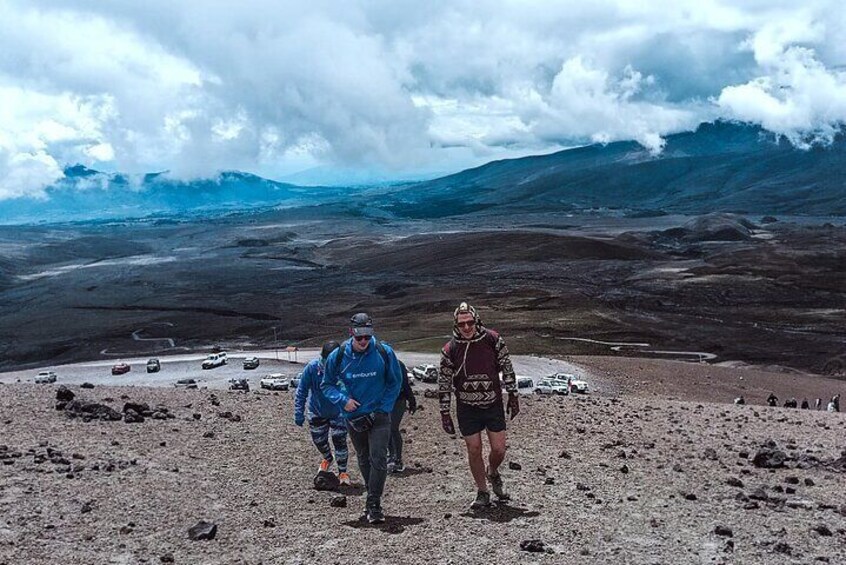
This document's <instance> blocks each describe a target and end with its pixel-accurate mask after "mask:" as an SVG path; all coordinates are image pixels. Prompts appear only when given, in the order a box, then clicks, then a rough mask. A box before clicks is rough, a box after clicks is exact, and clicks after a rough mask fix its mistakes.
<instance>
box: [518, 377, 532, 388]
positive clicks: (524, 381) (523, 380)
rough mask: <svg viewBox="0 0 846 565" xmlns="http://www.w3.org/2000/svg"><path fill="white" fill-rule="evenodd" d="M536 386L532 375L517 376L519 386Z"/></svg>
mask: <svg viewBox="0 0 846 565" xmlns="http://www.w3.org/2000/svg"><path fill="white" fill-rule="evenodd" d="M533 386H535V381H534V380H532V377H520V376H518V377H517V388H532V387H533Z"/></svg>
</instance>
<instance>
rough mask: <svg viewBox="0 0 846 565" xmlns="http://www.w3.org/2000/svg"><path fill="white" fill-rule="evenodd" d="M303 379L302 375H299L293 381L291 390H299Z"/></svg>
mask: <svg viewBox="0 0 846 565" xmlns="http://www.w3.org/2000/svg"><path fill="white" fill-rule="evenodd" d="M301 378H303V374H302V373H297V376H296V377H294V378H293V379H291V388H297V387H299V386H300V379H301Z"/></svg>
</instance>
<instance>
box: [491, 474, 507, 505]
mask: <svg viewBox="0 0 846 565" xmlns="http://www.w3.org/2000/svg"><path fill="white" fill-rule="evenodd" d="M488 480H489V481H490V482H491V489H492V490H493V491H494V494H495V495H496V497H497V498H498V499H500V500H510V499H511V497H510V496H508V493H507V492H505V486H503V484H502V475H500V474H499V473H497V474H495V475H490V474H489V475H488Z"/></svg>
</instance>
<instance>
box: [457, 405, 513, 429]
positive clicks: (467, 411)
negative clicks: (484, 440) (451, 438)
mask: <svg viewBox="0 0 846 565" xmlns="http://www.w3.org/2000/svg"><path fill="white" fill-rule="evenodd" d="M455 413H456V416H457V417H458V430H459V431H460V432H461V435H462V436H464V437H467V436H472V435H474V434H478V433H479V432H481V431H482V430H488V431H489V432H502V431H505V408H504V407H503V405H502V402H495V403H494V404H491V405H490V406H488V407H487V408H476V407H475V406H470V405H467V404H462V403H461V402H459V403H458V406H457V407H456V411H455Z"/></svg>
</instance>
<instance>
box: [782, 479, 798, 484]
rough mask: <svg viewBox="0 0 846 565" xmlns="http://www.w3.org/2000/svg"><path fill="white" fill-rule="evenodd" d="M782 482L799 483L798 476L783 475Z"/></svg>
mask: <svg viewBox="0 0 846 565" xmlns="http://www.w3.org/2000/svg"><path fill="white" fill-rule="evenodd" d="M784 482H785V483H787V484H789V485H798V484H799V477H785V478H784Z"/></svg>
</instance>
